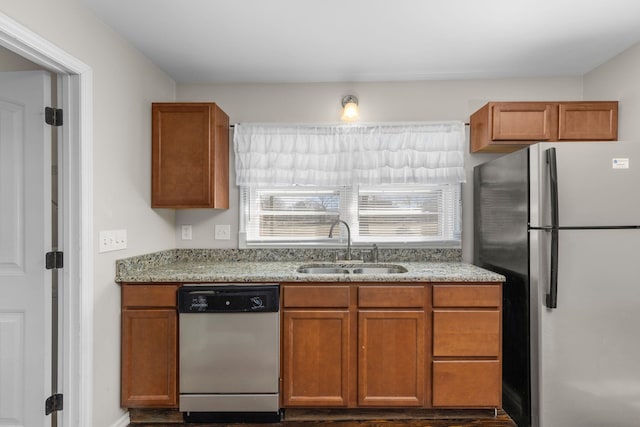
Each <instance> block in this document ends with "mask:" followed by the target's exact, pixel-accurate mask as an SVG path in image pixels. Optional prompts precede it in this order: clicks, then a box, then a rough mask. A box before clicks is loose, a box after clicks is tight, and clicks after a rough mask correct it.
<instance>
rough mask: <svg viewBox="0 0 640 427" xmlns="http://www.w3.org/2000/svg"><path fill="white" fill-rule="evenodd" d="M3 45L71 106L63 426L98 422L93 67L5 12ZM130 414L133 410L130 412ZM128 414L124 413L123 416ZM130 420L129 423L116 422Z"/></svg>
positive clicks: (66, 161) (0, 23) (65, 194)
mask: <svg viewBox="0 0 640 427" xmlns="http://www.w3.org/2000/svg"><path fill="white" fill-rule="evenodd" d="M0 45H2V46H4V47H6V48H7V49H9V50H11V51H13V52H15V53H17V54H18V55H20V56H22V57H24V58H26V59H28V60H30V61H31V62H34V63H36V64H38V65H40V66H42V67H43V68H45V69H47V70H49V71H51V72H53V73H56V74H58V81H59V82H60V83H59V91H60V93H59V94H58V97H59V103H60V104H61V105H62V107H63V108H64V109H65V110H66V111H65V120H66V124H65V126H64V129H63V131H62V140H63V146H64V148H63V150H62V159H61V161H60V174H61V175H62V188H61V191H60V195H61V200H60V207H61V209H62V210H63V215H62V218H63V220H62V224H61V227H62V233H61V237H62V238H61V246H62V248H63V250H64V252H65V266H64V269H63V274H62V286H61V289H64V292H62V293H61V298H62V305H61V307H62V310H61V312H60V327H61V330H60V333H59V335H60V337H61V342H60V349H61V353H62V354H61V359H62V360H61V361H60V366H61V371H62V372H61V376H60V378H59V384H60V388H61V390H59V392H62V393H63V394H64V400H65V404H64V407H65V409H64V410H63V411H62V424H61V425H62V426H63V427H75V426H90V425H92V424H93V420H92V417H93V315H94V313H93V285H92V281H93V258H92V251H91V248H92V247H93V237H92V235H93V233H92V230H93V215H92V209H93V208H92V207H93V175H92V172H91V171H92V163H93V100H92V93H93V76H92V70H91V68H90V67H89V66H88V65H86V64H84V63H83V62H81V61H79V60H78V59H76V58H74V57H73V56H71V55H69V54H67V53H66V52H65V51H63V50H61V49H60V48H59V47H57V46H55V45H54V44H52V43H50V42H49V41H47V40H45V39H43V38H42V37H40V36H39V35H37V34H36V33H34V32H32V31H31V30H29V29H28V28H26V27H24V26H22V25H20V24H19V23H17V22H16V21H14V20H13V19H11V18H10V17H8V16H6V15H4V14H2V13H1V12H0ZM125 415H126V418H127V419H128V414H125ZM123 419H124V417H123ZM117 425H123V426H124V425H126V424H117Z"/></svg>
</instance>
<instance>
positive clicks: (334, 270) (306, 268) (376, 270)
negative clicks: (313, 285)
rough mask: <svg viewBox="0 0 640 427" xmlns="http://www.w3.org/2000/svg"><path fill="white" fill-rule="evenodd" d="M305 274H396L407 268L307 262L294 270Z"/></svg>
mask: <svg viewBox="0 0 640 427" xmlns="http://www.w3.org/2000/svg"><path fill="white" fill-rule="evenodd" d="M296 271H297V272H298V273H305V274H398V273H406V272H407V269H406V268H404V267H403V266H401V265H397V264H355V263H354V264H307V265H301V266H300V267H298V269H297V270H296Z"/></svg>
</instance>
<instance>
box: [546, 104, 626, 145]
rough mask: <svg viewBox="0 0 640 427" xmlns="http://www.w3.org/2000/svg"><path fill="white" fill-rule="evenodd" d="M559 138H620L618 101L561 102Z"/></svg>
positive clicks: (593, 139) (605, 139) (603, 139)
mask: <svg viewBox="0 0 640 427" xmlns="http://www.w3.org/2000/svg"><path fill="white" fill-rule="evenodd" d="M558 139H559V140H560V141H562V140H568V141H570V140H574V141H575V140H592V141H609V140H616V139H618V103H617V102H561V103H560V109H559V119H558Z"/></svg>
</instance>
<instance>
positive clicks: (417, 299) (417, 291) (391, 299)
mask: <svg viewBox="0 0 640 427" xmlns="http://www.w3.org/2000/svg"><path fill="white" fill-rule="evenodd" d="M424 292H425V291H424V287H421V286H361V287H360V289H359V290H358V306H359V307H367V308H385V307H393V308H415V307H424Z"/></svg>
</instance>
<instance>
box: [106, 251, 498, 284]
mask: <svg viewBox="0 0 640 427" xmlns="http://www.w3.org/2000/svg"><path fill="white" fill-rule="evenodd" d="M175 251H176V250H173V251H171V252H170V253H167V252H163V253H157V254H153V255H156V258H160V261H158V259H155V258H153V257H151V258H150V257H148V256H147V257H146V258H145V257H134V258H130V259H126V260H120V261H118V263H117V265H116V282H120V283H125V282H126V283H150V282H154V283H160V282H164V283H167V282H181V283H194V282H200V283H202V282H235V283H251V282H273V283H282V282H302V283H304V282H503V281H504V280H505V277H504V276H502V275H500V274H496V273H493V272H491V271H488V270H485V269H482V268H480V267H477V266H474V265H472V264H468V263H464V262H461V261H459V260H447V259H445V260H437V261H431V260H424V261H416V260H410V261H402V260H396V259H392V260H389V261H387V260H386V259H385V260H383V261H382V262H380V263H378V264H376V265H379V266H384V265H401V266H403V267H405V268H406V269H407V272H406V273H393V274H309V273H298V272H297V271H296V270H297V268H298V267H300V266H302V265H310V264H315V265H318V264H322V265H332V266H335V265H338V266H340V265H345V264H346V263H349V262H348V261H342V262H338V263H331V262H327V261H326V260H324V259H313V258H314V257H307V258H303V259H305V260H304V261H300V260H291V259H287V260H284V261H283V260H270V259H266V260H265V259H237V258H238V257H237V256H236V257H235V259H230V258H234V257H229V256H226V255H225V256H213V257H212V256H209V254H207V256H202V253H199V254H196V255H194V254H193V252H191V253H190V254H189V255H194V256H185V254H184V253H182V252H178V253H176V252H175ZM177 251H180V250H177ZM176 254H177V255H176ZM276 258H277V257H276ZM390 258H391V257H390ZM427 258H429V257H427ZM349 264H350V265H353V266H354V267H357V265H354V264H356V263H353V264H352V263H349ZM367 264H368V263H364V264H359V265H365V266H366V265H367ZM369 265H370V264H369Z"/></svg>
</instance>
